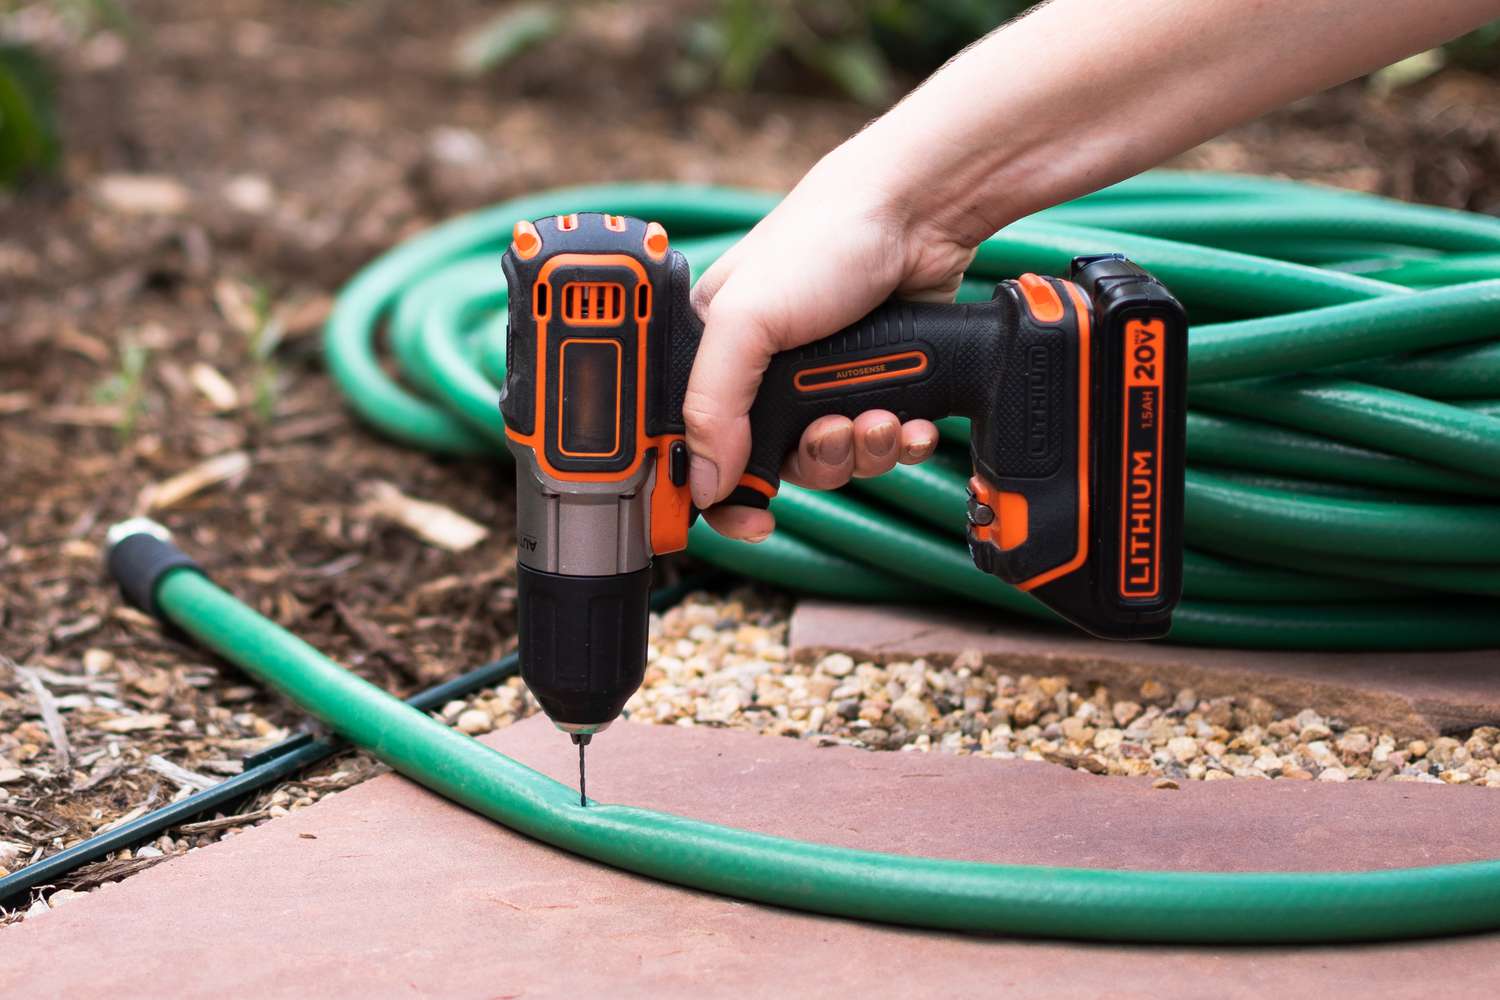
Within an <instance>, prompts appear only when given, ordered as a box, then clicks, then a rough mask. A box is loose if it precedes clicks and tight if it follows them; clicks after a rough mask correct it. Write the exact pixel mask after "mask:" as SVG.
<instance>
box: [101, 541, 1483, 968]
mask: <svg viewBox="0 0 1500 1000" xmlns="http://www.w3.org/2000/svg"><path fill="white" fill-rule="evenodd" d="M156 554H157V555H162V554H165V555H166V556H167V557H168V558H166V559H165V560H162V559H157V560H155V561H151V560H147V561H145V562H141V563H137V565H136V567H135V569H136V570H142V569H143V570H144V572H145V574H146V575H145V576H144V577H143V576H142V575H141V574H140V572H136V573H135V574H134V576H135V578H136V579H137V581H139V580H141V579H145V578H151V579H154V583H153V584H152V585H151V586H150V592H149V593H148V594H146V595H145V599H144V601H143V602H142V603H144V604H146V605H147V606H152V607H154V608H155V610H156V611H157V612H158V613H159V614H161V615H162V616H163V617H165V618H166V619H167V620H168V621H170V622H172V623H173V624H175V625H176V626H178V627H179V628H181V629H182V630H183V631H185V632H187V633H188V634H189V635H191V636H192V637H194V638H195V639H197V640H198V641H199V642H201V643H203V644H204V645H205V646H207V647H209V648H211V649H213V650H215V651H217V652H218V653H220V654H221V655H223V656H224V657H225V658H226V659H228V660H230V661H232V662H234V663H236V664H238V665H239V666H240V667H242V668H244V669H245V670H246V671H248V672H249V673H251V674H252V675H254V676H255V677H257V678H259V679H260V680H262V681H264V682H265V683H267V684H268V685H271V686H273V687H275V688H277V689H278V690H280V691H281V692H282V693H284V694H285V695H287V696H288V697H290V698H291V699H292V700H293V701H295V702H296V703H297V704H299V705H300V706H302V707H303V708H304V709H306V710H307V711H309V712H310V713H312V714H313V715H315V716H317V717H318V718H319V719H321V720H322V721H323V722H325V723H327V724H328V725H329V726H330V727H331V728H333V729H334V730H336V731H337V732H339V733H341V734H342V735H343V736H345V737H347V738H348V739H349V740H351V741H352V742H354V743H356V744H358V745H360V746H362V747H365V748H366V749H368V750H369V751H370V752H372V753H373V754H375V756H377V757H379V758H380V759H381V760H383V761H385V762H386V763H388V764H390V765H391V766H392V767H393V768H395V769H396V770H397V771H400V772H401V773H402V774H405V775H407V776H408V777H410V778H412V779H414V780H416V781H417V782H419V783H420V784H422V785H425V786H426V787H428V788H430V789H432V790H433V791H435V792H437V793H439V794H440V795H443V796H445V797H446V798H449V799H452V800H453V801H455V802H458V803H460V804H462V805H465V806H467V807H468V808H470V809H473V810H474V811H475V812H478V813H480V814H482V815H484V816H487V817H489V818H491V819H494V820H497V821H499V822H501V823H503V824H505V825H506V826H508V827H510V828H511V829H513V830H516V831H518V832H520V833H523V834H525V835H527V836H530V837H534V838H536V839H537V840H541V841H544V842H546V843H548V844H552V845H554V846H557V847H560V848H562V849H564V850H567V851H571V852H573V853H575V854H578V855H581V856H583V857H586V858H592V859H594V860H597V861H601V862H604V863H605V864H608V865H612V866H614V867H616V868H621V869H624V870H626V871H632V872H637V873H639V874H642V875H647V876H650V877H652V878H657V879H661V880H663V881H667V882H674V883H677V884H679V885H684V886H689V887H692V888H696V889H703V890H707V891H709V892H716V893H720V894H723V895H727V896H734V897H737V898H740V899H748V900H754V901H757V902H762V903H771V904H775V905H778V906H786V907H792V908H795V909H799V910H809V911H812V912H815V913H826V914H831V915H835V916H843V917H853V918H857V919H863V920H874V921H881V922H886V923H894V924H904V925H910V926H916V927H931V928H939V929H947V930H958V931H966V932H970V933H1005V934H1026V935H1038V936H1046V937H1063V938H1078V939H1086V940H1101V941H1157V942H1184V943H1186V942H1232V943H1240V944H1250V943H1255V944H1261V943H1271V942H1299V943H1304V942H1317V941H1360V940H1379V939H1388V938H1404V937H1418V936H1430V935H1436V934H1450V933H1461V932H1465V931H1477V930H1489V929H1494V928H1500V861H1478V862H1469V863H1465V864H1452V865H1440V866H1431V867H1425V868H1401V869H1389V870H1379V871H1363V872H1326V873H1312V872H1287V873H1269V872H1267V873H1216V872H1151V871H1125V870H1107V869H1093V868H1051V867H1044V866H1037V865H999V864H985V863H981V862H972V861H954V860H941V859H935V858H919V857H909V856H905V855H896V854H883V853H876V852H872V851H859V850H851V849H848V848H841V847H833V846H829V845H826V844H813V843H806V842H803V841H797V840H789V839H786V838H781V837H771V836H766V835H764V834H758V833H751V832H748V831H744V830H735V829H731V828H729V827H723V826H717V825H714V824H711V823H704V822H700V821H697V820H692V819H687V818H684V817H681V816H674V815H671V814H668V813H659V812H652V811H650V810H646V809H635V808H632V807H629V806H620V805H607V804H601V803H597V802H591V803H590V805H589V806H588V807H587V808H583V807H581V806H580V805H579V803H578V799H577V794H576V793H575V792H574V791H573V790H572V789H571V788H568V787H567V786H565V785H562V784H559V783H558V782H556V781H553V780H552V779H551V778H548V777H547V776H545V775H543V774H539V773H538V772H536V771H534V770H532V769H531V768H528V767H526V766H525V765H523V764H520V763H518V762H516V761H514V760H512V759H510V758H509V757H506V756H504V755H503V754H500V753H498V752H496V751H494V750H491V749H490V748H488V747H486V746H485V745H483V744H482V743H479V742H478V741H476V740H474V739H471V738H470V737H467V736H464V735H461V734H460V733H458V732H456V731H454V730H452V729H449V728H448V727H446V726H444V725H443V724H442V723H440V722H437V721H435V720H434V719H432V718H429V717H428V716H427V715H424V714H423V713H422V712H420V711H418V710H417V709H415V708H412V707H411V706H409V705H406V704H404V703H403V702H401V701H398V700H397V699H396V698H393V697H391V696H390V695H388V694H386V693H384V692H383V691H381V690H380V689H379V688H377V687H375V686H374V685H372V684H370V683H368V682H367V681H364V680H362V679H360V678H359V677H356V676H355V675H354V674H351V673H349V672H348V671H346V670H344V669H342V668H341V667H339V666H338V665H337V664H335V663H333V662H332V661H331V660H329V659H328V658H327V657H325V656H323V655H322V654H321V653H319V652H318V651H317V650H315V649H313V648H312V647H311V646H309V645H308V644H307V643H305V642H303V641H302V640H301V639H298V638H297V637H296V636H294V635H292V634H291V633H289V632H287V631H285V630H283V629H282V628H280V627H279V626H277V625H276V624H274V623H273V622H271V621H268V620H267V619H265V618H263V617H261V616H260V615H259V614H257V613H256V612H254V611H252V610H251V609H250V608H248V607H246V606H245V605H244V604H242V603H240V602H239V601H238V600H236V599H235V598H234V597H232V596H231V595H229V594H227V593H225V592H224V591H223V590H220V589H219V588H218V587H216V586H215V585H214V584H213V583H211V582H210V581H209V580H208V579H207V578H206V577H205V576H203V575H202V573H201V572H199V571H198V569H197V568H196V567H193V566H190V565H186V566H185V565H182V564H181V563H176V562H174V561H173V559H172V558H171V555H172V553H171V552H170V551H165V550H161V551H159V552H158V553H156ZM794 558H795V557H794ZM729 561H732V560H729ZM162 567H165V568H162ZM152 574H156V575H154V576H152ZM122 582H123V581H122Z"/></svg>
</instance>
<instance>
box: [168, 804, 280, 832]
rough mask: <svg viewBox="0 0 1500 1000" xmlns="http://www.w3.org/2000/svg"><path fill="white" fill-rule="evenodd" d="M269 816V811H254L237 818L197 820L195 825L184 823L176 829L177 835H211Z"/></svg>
mask: <svg viewBox="0 0 1500 1000" xmlns="http://www.w3.org/2000/svg"><path fill="white" fill-rule="evenodd" d="M270 815H271V810H270V809H256V810H255V811H254V812H247V813H240V814H239V815H238V816H219V817H217V818H215V819H205V820H199V821H198V822H196V823H184V824H182V825H181V826H179V827H178V828H177V832H178V833H213V832H214V831H215V830H227V829H229V828H230V827H231V826H246V825H248V824H250V823H256V822H259V821H260V820H263V819H268V818H269V817H270Z"/></svg>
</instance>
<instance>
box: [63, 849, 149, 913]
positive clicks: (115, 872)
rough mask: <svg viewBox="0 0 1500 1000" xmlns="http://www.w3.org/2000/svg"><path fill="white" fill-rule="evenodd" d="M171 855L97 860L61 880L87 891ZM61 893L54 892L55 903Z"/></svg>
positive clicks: (65, 883)
mask: <svg viewBox="0 0 1500 1000" xmlns="http://www.w3.org/2000/svg"><path fill="white" fill-rule="evenodd" d="M171 856H172V855H170V854H157V855H154V856H150V855H148V856H146V857H138V858H120V859H119V860H114V861H97V862H95V863H94V864H91V865H84V866H83V867H82V868H80V869H78V870H77V871H76V872H73V873H72V874H70V875H66V876H64V877H63V878H62V879H60V880H59V881H61V882H62V883H63V884H64V885H68V886H72V887H73V888H74V889H76V890H78V891H79V892H86V891H88V890H89V889H93V888H95V887H97V886H101V885H103V884H104V883H106V882H113V881H115V880H116V879H122V878H124V877H125V876H127V875H134V874H135V873H136V872H139V871H144V870H145V869H147V868H150V867H151V866H152V865H159V864H161V863H162V862H163V861H165V860H167V859H168V858H170V857H171ZM64 891H66V890H64ZM59 895H61V893H54V894H53V896H52V901H53V902H54V903H56V902H57V897H58V896H59Z"/></svg>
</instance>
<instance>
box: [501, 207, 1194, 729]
mask: <svg viewBox="0 0 1500 1000" xmlns="http://www.w3.org/2000/svg"><path fill="white" fill-rule="evenodd" d="M503 266H504V269H505V277H506V280H507V282H508V284H509V288H510V294H509V309H510V316H509V319H510V329H509V334H508V336H507V362H506V363H507V376H506V381H505V387H504V390H503V392H502V396H501V410H502V414H503V416H504V418H505V424H506V434H507V437H508V441H509V445H510V448H511V451H512V453H513V454H514V455H515V458H516V469H517V474H516V475H517V516H518V528H517V534H518V548H519V563H518V577H519V579H518V589H519V614H520V621H519V629H520V642H521V650H520V651H521V666H522V673H523V676H524V677H525V678H526V681H527V683H528V685H529V686H530V687H531V689H532V691H533V693H534V694H536V696H537V698H538V700H539V701H540V702H541V704H542V707H543V708H544V709H545V710H546V711H547V713H548V715H550V716H551V717H552V719H553V721H554V722H556V723H557V724H558V725H559V727H560V728H563V729H565V730H566V731H569V732H572V733H575V734H587V733H592V732H596V731H598V730H600V729H602V728H603V727H604V726H606V725H608V724H609V722H610V721H611V720H613V719H614V718H615V717H616V716H617V715H618V714H619V711H620V709H621V707H623V705H624V702H625V701H626V699H628V698H629V697H630V695H631V694H633V693H634V692H635V690H636V689H637V688H638V687H639V685H640V682H641V679H642V676H643V675H644V671H645V647H646V622H647V597H648V592H649V586H650V567H651V559H652V557H653V556H654V555H657V554H663V553H667V552H674V551H677V550H680V549H682V548H684V547H685V546H686V544H687V531H688V527H689V524H690V523H691V520H692V517H693V515H694V513H695V512H694V510H693V507H692V503H691V500H690V498H689V494H688V490H687V467H688V453H687V448H686V445H685V443H684V440H683V434H684V425H683V418H682V401H683V396H684V394H685V392H686V389H687V380H688V375H689V373H690V372H691V370H692V365H693V361H694V359H695V357H696V356H697V350H698V342H699V339H700V337H701V334H702V326H701V323H700V322H699V320H698V317H697V316H696V314H695V313H694V312H693V310H692V307H691V305H690V304H689V300H688V292H689V287H690V284H691V278H690V274H689V269H688V265H687V261H686V259H685V258H684V257H683V256H682V254H681V253H679V252H677V251H675V250H672V249H671V248H670V246H669V245H668V240H667V235H666V233H665V232H664V231H663V230H662V228H661V227H660V226H659V225H657V224H655V223H646V222H642V221H640V220H638V219H632V218H629V217H625V216H617V215H604V214H598V213H577V214H571V215H560V216H551V217H548V218H545V219H539V220H536V221H535V222H520V223H517V225H516V229H515V232H514V239H513V241H512V243H511V246H510V248H509V249H508V250H507V252H506V254H505V257H504V264H503ZM1186 362H1187V323H1186V317H1185V315H1184V313H1183V309H1182V306H1181V305H1180V304H1179V303H1178V302H1177V300H1176V299H1175V298H1174V297H1173V296H1172V295H1171V294H1170V293H1169V292H1168V291H1167V289H1166V288H1165V287H1164V286H1162V285H1161V283H1160V282H1158V281H1156V279H1154V278H1153V277H1151V276H1150V275H1149V274H1147V273H1146V272H1145V271H1144V270H1142V269H1141V268H1139V267H1137V266H1136V265H1134V264H1132V263H1131V262H1130V261H1128V260H1126V259H1125V258H1124V257H1122V256H1120V255H1118V254H1101V255H1095V256H1087V257H1079V258H1077V259H1076V260H1074V261H1073V264H1072V267H1071V269H1070V275H1069V280H1063V279H1059V278H1054V277H1044V276H1040V275H1035V274H1026V275H1022V276H1021V277H1019V278H1016V279H1014V280H1010V281H1004V282H1001V283H1000V284H999V285H997V286H996V288H995V293H994V295H993V297H992V298H991V299H990V300H988V301H986V302H978V303H964V304H935V303H914V302H902V301H891V302H889V303H887V304H885V305H883V306H881V307H879V308H877V309H876V310H875V311H873V312H872V313H870V314H869V315H868V316H866V317H864V318H863V319H861V320H860V321H858V322H857V323H854V324H853V325H851V326H849V327H847V328H845V329H844V330H840V331H839V332H837V333H834V334H832V335H830V336H828V337H825V338H823V339H822V340H819V341H816V342H814V343H812V344H809V345H806V346H804V347H800V348H795V349H792V350H789V351H785V352H782V353H781V354H778V355H777V356H776V357H774V358H773V359H772V361H771V363H770V365H769V366H768V368H767V370H766V373H765V376H764V378H763V380H762V384H761V389H760V391H759V393H758V395H757V396H756V400H755V403H754V405H753V406H752V409H751V413H750V423H751V440H752V445H751V448H752V450H751V455H750V459H749V462H748V464H747V467H746V471H745V474H744V475H743V476H742V477H741V479H740V481H739V483H738V484H737V485H736V487H735V489H734V491H733V493H731V495H730V496H729V497H728V498H727V499H726V500H725V503H727V504H741V505H748V506H757V507H765V506H767V505H768V504H769V502H770V499H771V498H772V497H773V496H774V495H775V494H776V492H777V490H778V487H779V483H780V479H779V470H780V468H781V465H782V462H783V460H784V459H785V457H786V455H787V454H788V453H789V452H790V451H791V450H792V449H793V448H795V447H796V445H797V442H798V440H799V439H800V437H801V434H802V432H803V430H804V429H805V428H806V427H807V425H808V424H810V423H811V422H812V421H813V420H816V419H817V418H818V417H820V416H823V415H825V414H829V413H838V414H844V415H846V416H850V417H853V416H855V415H857V414H859V413H861V412H864V411H865V410H870V409H887V410H890V411H892V412H893V413H895V414H896V415H897V416H898V417H900V418H901V419H902V420H903V421H905V420H908V419H913V418H919V417H920V418H927V419H934V420H935V419H940V418H943V417H949V416H961V417H967V418H968V419H969V421H970V457H971V459H972V464H973V477H972V478H971V479H970V481H969V495H968V506H967V524H966V537H967V540H968V544H969V550H970V553H971V555H972V557H973V559H974V562H975V564H976V565H977V566H978V567H979V568H980V569H982V570H984V571H985V572H988V573H991V574H994V575H995V576H998V577H1000V578H1001V579H1003V580H1005V581H1007V582H1009V583H1011V584H1014V585H1015V586H1017V587H1019V588H1020V589H1022V590H1024V591H1027V592H1029V593H1031V594H1032V595H1033V596H1034V597H1036V598H1037V599H1038V600H1040V601H1041V602H1042V603H1043V604H1045V605H1046V606H1047V607H1049V608H1051V609H1052V610H1053V611H1055V612H1056V613H1058V614H1059V615H1060V616H1062V617H1063V618H1065V619H1067V620H1068V621H1070V622H1072V623H1073V624H1075V625H1077V626H1078V627H1080V628H1082V629H1084V630H1085V631H1088V632H1090V633H1092V634H1094V635H1098V636H1101V637H1105V638H1111V639H1134V638H1154V637H1159V636H1162V635H1165V634H1166V632H1167V631H1168V629H1169V628H1170V626H1171V615H1172V610H1173V609H1174V608H1175V606H1176V604H1177V602H1178V600H1179V598H1180V596H1181V588H1182V531H1181V523H1182V495H1183V469H1184V428H1185V420H1186V409H1187V408H1186V399H1185V393H1186V370H1187V366H1186Z"/></svg>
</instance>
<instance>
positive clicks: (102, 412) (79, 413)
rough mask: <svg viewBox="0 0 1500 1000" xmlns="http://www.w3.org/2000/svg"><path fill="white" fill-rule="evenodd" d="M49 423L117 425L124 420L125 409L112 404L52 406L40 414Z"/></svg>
mask: <svg viewBox="0 0 1500 1000" xmlns="http://www.w3.org/2000/svg"><path fill="white" fill-rule="evenodd" d="M42 418H43V419H44V420H46V421H47V422H48V423H51V424H67V425H70V426H73V427H118V426H120V424H121V423H122V422H124V420H125V409H124V407H121V406H114V405H112V404H107V403H106V404H101V405H99V406H66V405H64V406H54V407H52V408H51V409H49V410H47V411H46V412H45V413H43V414H42Z"/></svg>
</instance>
